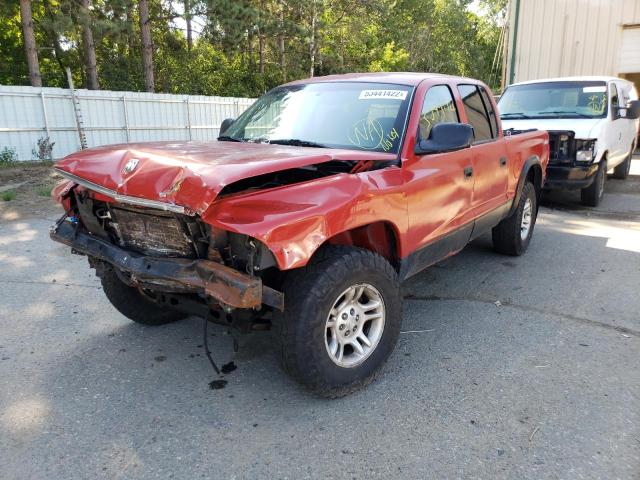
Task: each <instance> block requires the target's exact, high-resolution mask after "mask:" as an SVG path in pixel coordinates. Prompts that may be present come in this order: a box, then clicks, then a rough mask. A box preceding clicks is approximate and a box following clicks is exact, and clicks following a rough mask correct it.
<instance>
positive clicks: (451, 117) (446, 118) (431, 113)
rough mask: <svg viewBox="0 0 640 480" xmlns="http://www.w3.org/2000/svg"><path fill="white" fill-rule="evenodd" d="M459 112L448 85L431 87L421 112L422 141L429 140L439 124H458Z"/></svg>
mask: <svg viewBox="0 0 640 480" xmlns="http://www.w3.org/2000/svg"><path fill="white" fill-rule="evenodd" d="M459 121H460V119H459V118H458V110H457V109H456V104H455V102H454V100H453V94H452V93H451V90H449V87H447V86H446V85H436V86H434V87H431V88H430V89H429V91H427V94H426V95H425V96H424V103H423V104H422V111H421V112H420V131H419V132H418V136H419V138H421V139H425V140H426V139H427V138H429V135H430V134H431V129H432V128H433V126H434V125H437V124H439V123H458V122H459Z"/></svg>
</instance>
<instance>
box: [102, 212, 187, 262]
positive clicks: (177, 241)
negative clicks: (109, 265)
mask: <svg viewBox="0 0 640 480" xmlns="http://www.w3.org/2000/svg"><path fill="white" fill-rule="evenodd" d="M110 211H111V217H112V218H111V220H112V222H111V226H112V228H113V229H114V231H115V233H116V235H117V236H118V237H119V238H118V240H119V241H120V243H121V245H122V246H123V247H125V248H128V249H131V250H134V251H137V252H140V253H143V254H145V255H152V256H162V257H188V258H194V257H195V256H196V252H195V249H194V247H193V243H192V242H191V239H190V237H189V236H188V235H187V229H186V227H185V225H184V224H183V223H182V222H181V221H180V219H179V218H178V217H177V215H175V214H172V213H169V212H163V211H159V210H158V211H155V210H150V209H137V208H136V209H133V208H128V207H127V208H123V207H120V206H117V207H111V209H110Z"/></svg>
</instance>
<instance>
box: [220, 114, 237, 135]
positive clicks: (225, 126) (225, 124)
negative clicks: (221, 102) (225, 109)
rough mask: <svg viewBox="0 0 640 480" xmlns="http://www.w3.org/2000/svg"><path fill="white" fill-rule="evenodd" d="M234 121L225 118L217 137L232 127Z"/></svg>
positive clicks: (233, 119)
mask: <svg viewBox="0 0 640 480" xmlns="http://www.w3.org/2000/svg"><path fill="white" fill-rule="evenodd" d="M235 121H236V119H235V118H225V119H224V120H223V121H222V123H221V124H220V133H219V135H223V134H224V132H225V131H226V130H227V129H228V128H229V127H230V126H231V125H233V122H235Z"/></svg>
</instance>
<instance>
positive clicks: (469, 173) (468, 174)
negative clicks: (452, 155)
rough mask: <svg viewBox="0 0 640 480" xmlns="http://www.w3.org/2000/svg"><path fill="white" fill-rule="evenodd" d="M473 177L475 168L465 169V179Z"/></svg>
mask: <svg viewBox="0 0 640 480" xmlns="http://www.w3.org/2000/svg"><path fill="white" fill-rule="evenodd" d="M472 176H473V167H465V169H464V178H471V177H472Z"/></svg>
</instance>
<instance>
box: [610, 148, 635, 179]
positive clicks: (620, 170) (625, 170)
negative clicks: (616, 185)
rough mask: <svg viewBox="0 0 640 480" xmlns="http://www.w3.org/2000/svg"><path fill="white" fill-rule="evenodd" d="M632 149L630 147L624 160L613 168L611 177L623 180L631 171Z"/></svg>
mask: <svg viewBox="0 0 640 480" xmlns="http://www.w3.org/2000/svg"><path fill="white" fill-rule="evenodd" d="M633 150H634V148H633V147H631V151H630V152H629V155H627V158H625V159H624V162H622V163H621V164H620V165H618V166H617V167H616V168H614V169H613V175H612V177H613V178H617V179H620V180H624V179H625V178H627V177H628V176H629V172H630V171H631V160H632V158H633Z"/></svg>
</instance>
